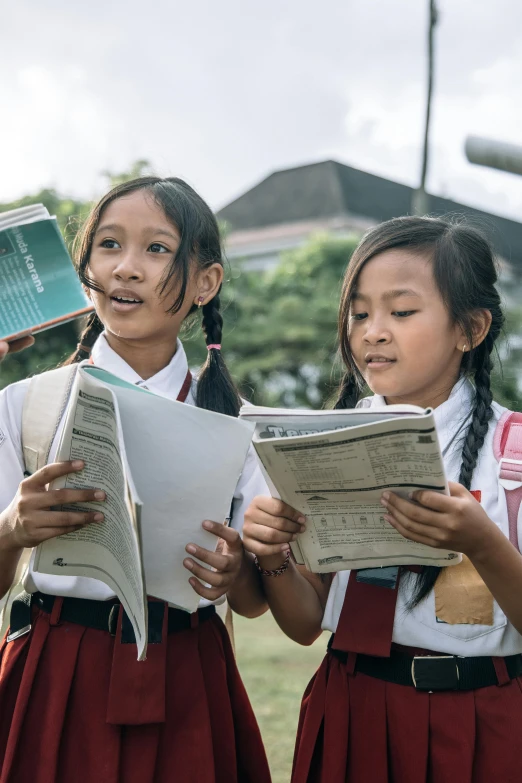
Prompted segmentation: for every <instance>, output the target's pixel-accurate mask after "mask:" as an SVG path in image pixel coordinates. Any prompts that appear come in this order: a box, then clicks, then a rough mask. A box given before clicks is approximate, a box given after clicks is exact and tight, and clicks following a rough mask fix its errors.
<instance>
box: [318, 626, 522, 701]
mask: <svg viewBox="0 0 522 783" xmlns="http://www.w3.org/2000/svg"><path fill="white" fill-rule="evenodd" d="M333 639H334V637H333V636H332V637H331V638H330V641H329V643H328V651H329V653H330V655H333V656H335V658H338V659H339V660H341V661H343V662H344V663H346V661H347V657H348V656H347V653H345V652H342V651H341V650H334V649H333V648H332V641H333ZM502 660H503V661H504V662H505V664H506V669H507V673H508V676H509V678H510V679H513V678H514V677H520V676H521V675H522V655H508V656H507V657H505V658H503V659H502ZM354 671H355V672H361V674H367V675H368V676H369V677H375V678H376V679H378V680H385V681H386V682H393V683H395V684H396V685H411V686H412V687H414V688H416V689H417V690H419V691H471V690H475V689H476V688H487V687H488V686H490V685H498V677H497V673H496V670H495V665H494V662H493V658H490V657H487V656H483V657H476V658H463V657H460V656H458V655H433V656H429V655H419V656H410V655H406V654H405V653H402V652H398V651H396V650H392V652H391V655H390V657H389V658H376V657H375V656H373V655H361V654H358V655H357V658H356V662H355V669H354Z"/></svg>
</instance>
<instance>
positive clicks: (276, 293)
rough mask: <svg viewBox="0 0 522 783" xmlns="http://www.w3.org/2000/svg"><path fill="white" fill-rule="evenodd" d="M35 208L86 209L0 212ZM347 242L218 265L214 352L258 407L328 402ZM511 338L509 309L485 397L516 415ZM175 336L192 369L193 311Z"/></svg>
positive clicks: (47, 352)
mask: <svg viewBox="0 0 522 783" xmlns="http://www.w3.org/2000/svg"><path fill="white" fill-rule="evenodd" d="M148 169H149V164H148V162H147V161H145V160H140V161H137V162H136V163H135V164H134V165H133V166H132V167H131V169H130V171H129V172H126V173H125V172H123V173H120V174H112V173H110V172H105V174H106V176H107V177H108V179H109V180H110V184H111V185H112V184H117V183H118V182H124V181H126V180H128V179H131V178H133V177H135V176H140V175H143V174H144V173H146V172H147V170H148ZM39 202H41V203H43V204H45V205H46V206H47V208H48V209H49V212H50V213H51V214H55V215H56V216H57V218H58V221H59V223H60V226H61V227H62V230H67V229H68V228H70V227H71V225H72V224H75V225H77V224H78V222H79V221H80V220H81V219H83V218H84V217H85V216H86V214H87V211H88V209H89V204H88V203H85V202H82V201H80V200H77V199H72V198H63V197H61V196H60V195H59V194H58V193H57V192H56V191H55V190H52V189H45V190H41V191H40V192H39V193H36V194H34V195H33V196H26V197H24V198H22V199H19V200H18V201H15V202H11V203H9V204H0V211H5V210H7V209H14V208H16V207H20V206H24V205H28V204H33V203H39ZM68 233H69V232H68ZM71 233H72V232H71ZM68 238H69V240H71V239H72V236H69V237H68ZM356 243H357V237H348V238H335V237H332V236H327V235H324V236H317V237H315V238H314V239H313V240H312V241H310V242H309V243H308V244H306V245H305V246H303V247H301V248H298V249H296V250H293V251H290V252H287V253H285V254H283V256H282V258H281V261H280V263H279V265H278V266H277V267H276V268H275V269H273V270H270V271H267V272H264V273H261V272H254V271H250V270H249V269H248V265H247V264H237V265H234V266H233V267H231V268H229V269H227V277H228V280H227V282H226V284H225V286H224V289H223V296H222V302H223V306H222V311H223V317H224V330H223V349H224V351H225V356H226V359H227V363H228V365H229V367H230V369H231V372H232V374H233V375H234V377H235V379H236V381H237V382H238V384H239V386H240V388H241V391H242V393H243V395H244V396H245V397H246V398H247V399H250V400H251V401H252V402H255V403H257V404H265V405H281V406H288V407H290V406H307V407H318V406H320V405H322V404H323V402H324V401H325V400H327V399H328V398H329V397H331V396H332V394H333V392H334V390H335V387H336V385H337V382H338V379H339V376H340V372H341V368H340V367H339V366H338V365H337V364H336V329H337V307H338V303H339V295H340V290H341V282H342V277H343V274H344V271H345V269H346V265H347V263H348V261H349V259H350V256H351V254H352V252H353V250H354V248H355V245H356ZM78 326H79V324H78V322H74V323H71V324H64V325H63V326H60V327H57V328H55V329H51V330H49V331H47V332H43V333H41V334H40V335H39V336H38V338H37V341H36V345H35V346H33V347H32V348H30V349H29V350H27V351H24V352H22V353H19V354H14V355H13V356H10V357H8V358H6V360H5V361H4V362H3V363H2V365H1V368H0V388H3V387H4V386H6V385H7V384H9V383H13V382H14V381H16V380H19V379H21V378H25V377H27V376H28V375H32V374H34V373H36V372H42V371H43V370H46V369H49V368H51V367H54V366H56V365H57V364H59V363H60V362H61V361H63V359H64V358H65V357H66V356H67V355H68V354H70V353H71V352H72V351H73V349H74V347H75V345H76V342H77V334H78ZM521 334H522V310H517V309H511V310H510V311H509V312H508V322H507V328H506V336H505V337H504V338H503V339H502V340H501V341H500V344H499V350H498V353H499V357H500V359H501V361H502V372H499V365H497V371H496V372H495V374H494V384H493V385H494V394H495V399H497V400H498V401H499V402H501V403H502V404H504V405H507V406H508V407H511V408H515V409H517V410H521V409H522V393H521V391H520V389H519V379H520V369H519V368H520V367H521V366H522V365H521V362H522V338H521V337H520V335H521ZM183 337H184V341H185V347H186V350H187V354H188V357H189V362H190V365H191V366H192V367H197V366H198V365H200V364H201V363H202V362H204V361H205V357H206V349H205V344H204V340H203V336H202V334H201V328H200V322H199V319H198V315H197V314H195V316H194V318H193V319H192V323H188V324H187V325H186V327H185V328H184V335H183Z"/></svg>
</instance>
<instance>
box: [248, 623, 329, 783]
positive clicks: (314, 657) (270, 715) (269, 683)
mask: <svg viewBox="0 0 522 783" xmlns="http://www.w3.org/2000/svg"><path fill="white" fill-rule="evenodd" d="M234 626H235V638H236V654H237V662H238V666H239V669H240V672H241V676H242V678H243V682H244V683H245V687H246V689H247V691H248V695H249V696H250V701H251V702H252V706H253V708H254V711H255V713H256V716H257V720H258V722H259V726H260V728H261V733H262V735H263V740H264V743H265V748H266V752H267V755H268V760H269V763H270V768H271V770H272V780H273V783H289V780H290V771H291V767H292V754H293V749H294V740H295V732H296V728H297V719H298V716H299V705H300V701H301V696H302V695H303V691H304V689H305V687H306V685H307V684H308V681H309V680H310V678H311V677H312V675H313V673H314V672H315V670H316V669H317V667H318V665H319V663H320V662H321V660H322V658H323V656H324V653H325V649H326V642H327V639H328V635H327V634H323V636H322V637H320V638H319V639H318V640H317V641H316V642H315V644H313V645H312V646H311V647H301V646H300V645H298V644H295V642H292V641H290V639H288V638H287V637H286V636H284V635H283V633H282V632H281V631H280V630H279V628H278V627H277V625H276V624H275V622H274V620H273V618H272V616H271V615H270V614H269V613H267V614H265V615H263V616H262V617H259V618H257V619H256V620H245V619H244V618H242V617H238V616H237V615H236V616H234Z"/></svg>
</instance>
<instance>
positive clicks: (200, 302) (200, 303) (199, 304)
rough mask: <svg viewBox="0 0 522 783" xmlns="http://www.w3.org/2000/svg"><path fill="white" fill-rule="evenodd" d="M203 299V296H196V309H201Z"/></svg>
mask: <svg viewBox="0 0 522 783" xmlns="http://www.w3.org/2000/svg"><path fill="white" fill-rule="evenodd" d="M204 298H205V297H204V296H198V307H201V305H202V304H203V299H204Z"/></svg>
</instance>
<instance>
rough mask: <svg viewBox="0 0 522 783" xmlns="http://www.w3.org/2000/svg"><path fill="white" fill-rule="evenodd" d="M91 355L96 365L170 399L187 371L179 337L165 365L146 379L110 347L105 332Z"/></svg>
mask: <svg viewBox="0 0 522 783" xmlns="http://www.w3.org/2000/svg"><path fill="white" fill-rule="evenodd" d="M91 356H92V360H93V362H94V364H95V365H96V366H97V367H101V368H102V369H103V370H108V371H109V372H112V373H113V374H114V375H117V376H118V378H121V379H122V380H124V381H128V382H129V383H134V384H136V385H138V386H145V387H146V388H147V389H150V391H152V392H154V393H155V394H160V395H161V396H163V397H169V398H170V399H172V400H175V399H176V398H177V396H178V394H179V393H180V391H181V387H182V386H183V383H184V382H185V379H186V377H187V372H188V362H187V355H186V353H185V349H184V348H183V345H182V343H181V340H179V339H178V341H177V343H176V353H175V354H174V356H173V357H172V359H171V360H170V362H169V363H168V364H167V366H166V367H163V369H162V370H160V371H159V372H157V373H156V375H153V376H152V377H151V378H147V380H146V381H144V380H143V378H140V376H139V375H138V373H137V372H136V371H135V370H133V369H132V367H130V365H128V364H127V362H126V361H125V360H124V359H122V358H121V356H119V354H117V353H116V351H114V350H113V349H112V348H111V346H110V345H109V343H108V342H107V340H106V338H105V334H101V335H100V336H99V337H98V339H97V340H96V342H95V343H94V346H93V349H92V353H91Z"/></svg>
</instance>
